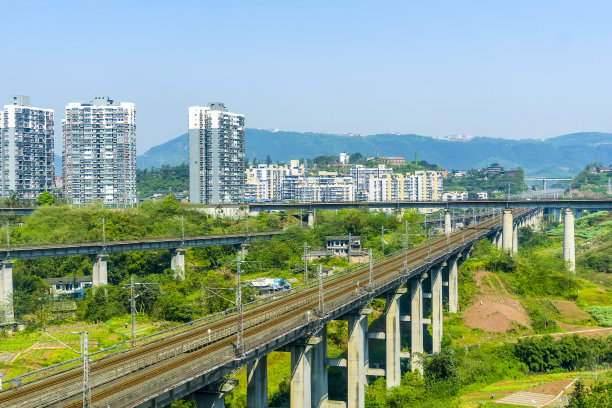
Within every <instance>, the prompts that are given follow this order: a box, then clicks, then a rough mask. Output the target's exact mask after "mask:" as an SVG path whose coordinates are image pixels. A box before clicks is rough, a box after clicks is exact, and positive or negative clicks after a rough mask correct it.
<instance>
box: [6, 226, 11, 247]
mask: <svg viewBox="0 0 612 408" xmlns="http://www.w3.org/2000/svg"><path fill="white" fill-rule="evenodd" d="M9 228H10V224H9V221H8V220H6V248H7V249H11V231H10V229H9Z"/></svg>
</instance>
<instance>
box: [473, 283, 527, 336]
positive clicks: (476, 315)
mask: <svg viewBox="0 0 612 408" xmlns="http://www.w3.org/2000/svg"><path fill="white" fill-rule="evenodd" d="M474 278H475V279H476V284H477V286H478V290H479V294H478V295H477V296H476V301H475V302H474V303H473V304H472V305H471V306H470V307H468V308H467V309H466V310H465V311H464V312H463V320H464V321H465V324H466V325H467V326H469V327H471V328H473V329H474V328H479V329H482V330H485V331H489V332H507V331H508V330H510V329H512V328H514V327H516V325H517V324H520V325H523V326H525V327H530V320H529V316H527V312H526V311H525V308H523V306H522V305H521V303H520V302H519V301H518V300H516V299H514V298H513V297H511V296H510V295H509V293H508V290H507V289H506V287H505V286H504V284H503V282H502V281H501V280H500V279H499V278H498V277H497V276H495V275H494V274H492V273H490V272H487V271H478V272H476V274H475V275H474Z"/></svg>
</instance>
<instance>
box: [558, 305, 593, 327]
mask: <svg viewBox="0 0 612 408" xmlns="http://www.w3.org/2000/svg"><path fill="white" fill-rule="evenodd" d="M552 302H553V304H554V305H555V307H556V308H557V310H559V313H560V314H561V319H563V320H564V321H565V322H566V323H570V324H571V323H582V322H584V321H588V320H591V315H589V314H588V313H587V312H585V311H584V310H582V309H580V308H579V307H578V305H576V303H574V302H570V301H569V300H553V301H552Z"/></svg>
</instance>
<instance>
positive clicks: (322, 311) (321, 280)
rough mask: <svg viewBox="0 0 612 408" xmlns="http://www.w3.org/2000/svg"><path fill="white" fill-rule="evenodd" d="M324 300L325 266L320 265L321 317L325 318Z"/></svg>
mask: <svg viewBox="0 0 612 408" xmlns="http://www.w3.org/2000/svg"><path fill="white" fill-rule="evenodd" d="M324 308H325V304H324V298H323V264H319V316H320V317H323V316H324V312H325V310H324Z"/></svg>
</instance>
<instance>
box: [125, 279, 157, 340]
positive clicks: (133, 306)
mask: <svg viewBox="0 0 612 408" xmlns="http://www.w3.org/2000/svg"><path fill="white" fill-rule="evenodd" d="M137 285H142V286H143V287H144V288H145V290H151V288H149V287H148V286H147V285H160V284H159V283H139V282H134V275H131V276H130V283H129V284H124V285H123V286H124V287H126V286H129V287H130V314H131V315H132V316H131V317H132V322H131V323H132V329H131V332H132V338H131V341H130V343H131V345H132V348H134V347H136V314H137V313H138V311H137V310H136V299H138V297H139V296H140V294H136V286H137ZM160 293H161V290H160Z"/></svg>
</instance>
